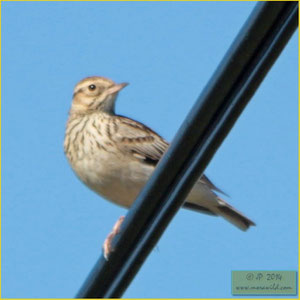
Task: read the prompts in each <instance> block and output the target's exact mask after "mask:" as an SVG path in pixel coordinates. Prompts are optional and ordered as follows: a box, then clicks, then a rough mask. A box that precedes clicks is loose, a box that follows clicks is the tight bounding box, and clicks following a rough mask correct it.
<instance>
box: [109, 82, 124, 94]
mask: <svg viewBox="0 0 300 300" xmlns="http://www.w3.org/2000/svg"><path fill="white" fill-rule="evenodd" d="M128 84H129V83H127V82H123V83H119V84H115V85H114V86H112V87H110V88H109V89H108V90H107V93H108V95H111V94H115V93H117V92H119V91H120V90H122V89H123V88H124V87H125V86H127V85H128Z"/></svg>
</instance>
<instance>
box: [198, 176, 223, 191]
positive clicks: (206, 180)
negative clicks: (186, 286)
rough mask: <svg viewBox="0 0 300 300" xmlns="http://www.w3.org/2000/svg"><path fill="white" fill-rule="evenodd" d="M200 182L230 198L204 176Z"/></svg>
mask: <svg viewBox="0 0 300 300" xmlns="http://www.w3.org/2000/svg"><path fill="white" fill-rule="evenodd" d="M200 181H201V182H202V183H204V184H205V185H207V186H208V187H209V188H210V189H211V190H213V191H216V192H219V193H221V194H223V195H225V196H228V195H227V194H226V193H225V192H223V191H222V190H221V189H219V188H218V187H216V186H215V185H214V184H213V183H212V182H211V181H210V180H209V179H208V178H207V177H206V176H205V175H204V174H203V175H202V176H201V177H200Z"/></svg>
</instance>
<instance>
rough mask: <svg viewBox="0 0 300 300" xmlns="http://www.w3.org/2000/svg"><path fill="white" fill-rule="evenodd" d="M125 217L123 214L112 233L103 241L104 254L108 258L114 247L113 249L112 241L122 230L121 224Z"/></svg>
mask: <svg viewBox="0 0 300 300" xmlns="http://www.w3.org/2000/svg"><path fill="white" fill-rule="evenodd" d="M124 219H125V216H122V217H120V218H119V220H118V221H117V222H116V224H115V225H114V227H113V229H112V231H111V233H110V234H109V235H108V236H107V238H106V239H105V241H104V243H103V256H104V258H105V259H106V260H108V257H109V255H110V253H111V252H112V251H114V249H112V246H111V242H112V240H113V238H114V237H115V236H116V235H117V234H118V233H119V232H120V228H121V225H122V223H123V221H124Z"/></svg>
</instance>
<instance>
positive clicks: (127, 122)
mask: <svg viewBox="0 0 300 300" xmlns="http://www.w3.org/2000/svg"><path fill="white" fill-rule="evenodd" d="M119 121H120V122H119V123H118V126H117V128H116V131H115V134H114V139H115V142H116V144H117V145H118V147H119V149H120V150H121V151H124V152H126V153H128V154H130V155H132V156H134V157H135V158H137V159H139V160H142V161H143V162H145V163H149V164H152V165H156V164H157V163H158V161H159V160H160V158H161V157H162V155H163V154H164V152H165V151H166V150H167V148H168V147H169V143H168V142H167V141H165V140H164V139H163V138H162V137H161V136H159V135H158V134H157V133H155V132H154V131H153V130H151V129H150V128H148V127H147V126H145V125H143V124H141V123H139V122H137V121H134V120H131V119H129V118H125V117H121V116H120V118H119Z"/></svg>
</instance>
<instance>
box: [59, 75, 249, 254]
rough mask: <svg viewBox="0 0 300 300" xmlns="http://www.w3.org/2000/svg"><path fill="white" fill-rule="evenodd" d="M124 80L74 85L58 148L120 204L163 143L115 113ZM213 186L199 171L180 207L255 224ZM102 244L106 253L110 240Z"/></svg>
mask: <svg viewBox="0 0 300 300" xmlns="http://www.w3.org/2000/svg"><path fill="white" fill-rule="evenodd" d="M125 86H127V83H121V84H116V83H115V82H113V81H112V80H110V79H107V78H104V77H96V76H95V77H88V78H85V79H83V80H81V81H80V82H79V83H78V84H77V85H76V86H75V89H74V94H73V102H72V106H71V110H70V114H69V119H68V122H67V126H66V133H65V141H64V150H65V154H66V156H67V158H68V160H69V163H70V164H71V167H72V169H73V170H74V172H75V174H76V175H77V176H78V177H79V178H80V179H81V180H82V181H83V182H84V183H85V184H86V185H87V186H88V187H89V188H90V189H92V190H93V191H95V192H96V193H98V194H99V195H101V196H103V197H104V198H106V199H108V200H110V201H112V202H114V203H116V204H118V205H121V206H124V207H130V206H131V204H132V203H133V202H134V200H135V198H136V197H137V195H138V194H139V192H140V191H141V189H142V188H143V186H144V185H145V184H146V182H147V180H148V178H149V177H150V175H151V173H152V172H153V170H154V169H155V166H156V164H157V163H158V161H159V160H160V158H161V157H162V155H163V153H164V152H165V151H166V150H167V148H168V146H169V144H168V142H166V141H165V140H164V139H163V138H162V137H161V136H159V135H158V134H157V133H155V132H154V131H153V130H151V129H150V128H148V127H147V126H145V125H143V124H141V123H139V122H137V121H134V120H132V119H129V118H126V117H123V116H120V115H116V114H115V101H116V98H117V95H118V93H119V91H120V90H122V89H123V88H124V87H125ZM215 192H221V193H222V191H221V190H220V189H218V188H217V187H216V186H215V185H214V184H213V183H212V182H211V181H210V180H209V179H208V178H207V177H206V176H205V175H203V176H201V178H199V180H198V181H197V183H196V184H195V186H194V187H193V189H192V190H191V192H190V194H189V196H188V197H187V199H186V202H185V204H184V205H183V207H185V208H189V209H193V210H196V211H199V212H202V213H206V214H210V215H216V216H218V215H220V216H222V217H224V218H225V219H226V220H227V221H229V222H231V223H232V224H234V225H235V226H237V227H238V228H240V229H241V230H246V229H248V228H249V226H251V225H255V224H254V223H253V222H252V221H251V220H250V219H248V218H247V217H245V216H244V215H243V214H241V213H240V212H239V211H237V210H236V209H235V208H233V207H232V206H231V205H229V204H228V203H227V202H225V201H224V200H223V199H221V198H220V197H219V196H218V195H217V194H216V193H215ZM121 222H122V219H120V220H119V222H117V224H116V226H115V227H114V230H113V232H112V233H111V234H110V236H109V237H108V239H107V241H106V243H105V244H104V252H105V255H106V257H107V255H108V252H109V251H110V240H111V239H112V237H113V236H114V235H115V234H116V233H118V231H119V228H120V224H121Z"/></svg>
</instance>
